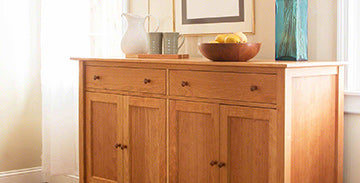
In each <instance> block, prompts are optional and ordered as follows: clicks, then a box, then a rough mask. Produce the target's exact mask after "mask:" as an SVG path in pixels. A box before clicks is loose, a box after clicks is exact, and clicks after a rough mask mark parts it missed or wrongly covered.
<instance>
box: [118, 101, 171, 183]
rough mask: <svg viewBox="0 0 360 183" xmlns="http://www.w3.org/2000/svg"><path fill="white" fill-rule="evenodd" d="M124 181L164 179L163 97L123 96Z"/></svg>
mask: <svg viewBox="0 0 360 183" xmlns="http://www.w3.org/2000/svg"><path fill="white" fill-rule="evenodd" d="M123 108H124V111H123V125H124V126H123V127H124V144H125V145H126V146H127V147H126V148H125V149H124V151H123V152H124V182H126V183H127V182H131V183H144V182H146V183H165V182H166V100H165V99H153V98H141V97H124V107H123Z"/></svg>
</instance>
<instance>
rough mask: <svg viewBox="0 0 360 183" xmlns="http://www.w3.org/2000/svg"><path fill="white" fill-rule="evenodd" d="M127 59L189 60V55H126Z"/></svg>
mask: <svg viewBox="0 0 360 183" xmlns="http://www.w3.org/2000/svg"><path fill="white" fill-rule="evenodd" d="M126 58H148V59H188V58H189V54H138V55H134V54H131V55H126Z"/></svg>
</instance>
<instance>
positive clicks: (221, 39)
mask: <svg viewBox="0 0 360 183" xmlns="http://www.w3.org/2000/svg"><path fill="white" fill-rule="evenodd" d="M226 36H227V34H219V35H217V36H216V38H215V41H217V42H218V43H224V40H225V37H226Z"/></svg>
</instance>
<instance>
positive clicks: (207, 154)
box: [169, 101, 219, 183]
mask: <svg viewBox="0 0 360 183" xmlns="http://www.w3.org/2000/svg"><path fill="white" fill-rule="evenodd" d="M169 122H170V124H169V125H170V126H169V130H170V137H169V138H170V139H169V142H170V144H169V148H170V162H169V163H170V182H171V183H187V182H192V183H196V182H197V183H203V182H209V183H216V182H219V169H218V168H217V166H211V165H210V162H211V161H219V105H217V104H206V103H194V102H183V101H170V121H169Z"/></svg>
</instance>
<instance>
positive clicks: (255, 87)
mask: <svg viewBox="0 0 360 183" xmlns="http://www.w3.org/2000/svg"><path fill="white" fill-rule="evenodd" d="M257 89H258V87H257V86H255V85H253V86H251V87H250V90H251V91H255V90H257Z"/></svg>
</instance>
